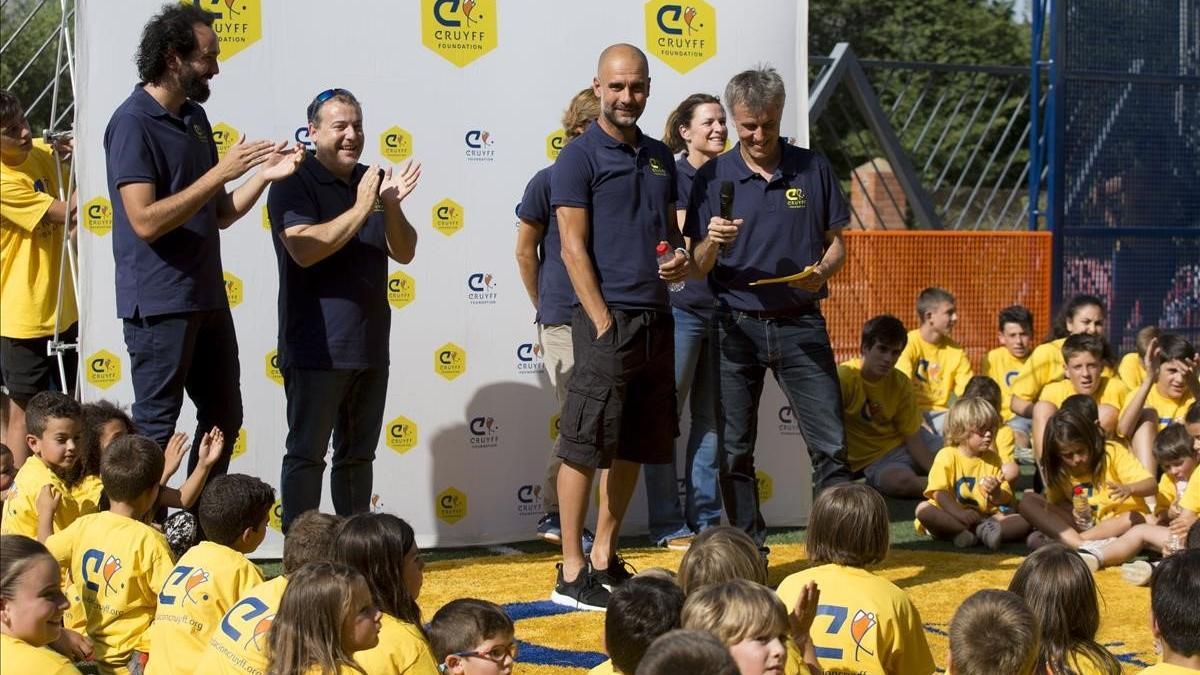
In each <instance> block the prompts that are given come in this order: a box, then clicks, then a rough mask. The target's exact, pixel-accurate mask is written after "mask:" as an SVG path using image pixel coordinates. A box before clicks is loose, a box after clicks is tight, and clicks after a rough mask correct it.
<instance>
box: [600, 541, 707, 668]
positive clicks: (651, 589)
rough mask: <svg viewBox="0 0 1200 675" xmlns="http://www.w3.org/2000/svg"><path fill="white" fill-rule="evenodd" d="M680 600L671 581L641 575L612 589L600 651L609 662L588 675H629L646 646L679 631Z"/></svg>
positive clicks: (636, 666)
mask: <svg viewBox="0 0 1200 675" xmlns="http://www.w3.org/2000/svg"><path fill="white" fill-rule="evenodd" d="M710 529H711V528H710ZM683 600H684V596H683V589H681V588H680V587H679V586H677V585H676V584H675V582H673V581H671V580H669V579H664V578H661V577H657V576H647V575H646V574H645V573H642V574H638V575H636V576H635V577H634V578H632V579H630V580H629V581H627V582H625V583H623V584H621V585H620V586H618V587H617V588H616V589H614V590H613V594H612V599H611V600H609V602H608V611H607V612H606V613H605V615H604V651H605V653H607V654H608V658H609V660H608V661H606V662H604V663H602V664H600V665H598V666H596V667H595V668H593V669H591V670H590V671H588V673H589V675H611V674H612V673H624V674H625V675H633V674H634V672H635V671H636V670H637V668H638V664H639V663H641V661H642V656H644V655H645V653H646V650H647V649H648V648H649V647H650V643H652V642H654V640H655V639H657V638H658V637H659V636H660V635H664V634H666V633H668V632H670V631H672V630H674V629H676V628H679V615H680V612H682V611H683Z"/></svg>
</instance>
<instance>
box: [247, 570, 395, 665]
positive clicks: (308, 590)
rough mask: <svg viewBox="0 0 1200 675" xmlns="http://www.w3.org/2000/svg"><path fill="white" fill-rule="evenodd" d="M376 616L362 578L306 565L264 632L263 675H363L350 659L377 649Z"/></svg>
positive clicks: (291, 585) (288, 587)
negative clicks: (264, 666)
mask: <svg viewBox="0 0 1200 675" xmlns="http://www.w3.org/2000/svg"><path fill="white" fill-rule="evenodd" d="M381 616H382V613H381V612H380V611H379V608H378V607H376V606H375V599H374V598H373V597H372V596H371V587H370V586H368V585H367V580H366V579H365V578H363V575H361V574H359V573H358V572H357V571H356V570H353V569H351V568H349V567H347V566H345V565H340V564H338V563H333V562H310V563H308V564H307V565H305V566H303V567H301V568H300V569H299V570H297V571H296V573H295V574H293V575H292V578H291V579H290V580H289V581H288V586H287V589H286V590H284V592H283V597H282V598H280V600H279V612H278V613H277V614H275V618H274V620H273V621H272V622H271V630H269V631H267V659H268V666H267V675H332V674H336V675H351V674H352V673H364V674H365V673H367V671H366V670H365V669H363V667H362V666H360V665H359V663H358V661H356V660H355V656H356V655H357V654H358V653H360V652H363V651H366V650H368V649H371V648H372V647H374V646H376V645H378V644H379V619H380V617H381Z"/></svg>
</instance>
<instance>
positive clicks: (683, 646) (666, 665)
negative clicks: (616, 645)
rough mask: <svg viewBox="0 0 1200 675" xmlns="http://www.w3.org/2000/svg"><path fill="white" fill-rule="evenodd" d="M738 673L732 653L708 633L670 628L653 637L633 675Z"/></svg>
mask: <svg viewBox="0 0 1200 675" xmlns="http://www.w3.org/2000/svg"><path fill="white" fill-rule="evenodd" d="M679 673H688V675H738V668H737V664H736V663H734V661H733V656H731V655H730V654H729V650H728V649H726V648H725V645H723V644H721V641H720V640H718V639H717V638H716V636H714V635H713V634H712V633H709V632H708V631H703V630H683V629H680V630H673V631H671V632H670V633H667V634H666V635H663V636H661V637H659V638H658V639H657V640H655V641H654V642H653V643H652V644H651V645H650V648H649V649H647V650H646V656H645V657H643V658H642V662H641V664H639V665H638V669H637V675H678V674H679Z"/></svg>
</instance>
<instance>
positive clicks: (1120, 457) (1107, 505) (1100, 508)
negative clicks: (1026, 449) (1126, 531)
mask: <svg viewBox="0 0 1200 675" xmlns="http://www.w3.org/2000/svg"><path fill="white" fill-rule="evenodd" d="M1147 478H1150V479H1152V480H1153V476H1151V475H1150V474H1149V473H1148V472H1147V471H1146V469H1145V468H1144V467H1143V466H1142V463H1141V462H1139V461H1138V460H1137V458H1136V457H1134V456H1133V453H1132V452H1130V451H1129V449H1128V448H1126V447H1125V446H1124V445H1122V444H1121V443H1118V442H1116V441H1107V442H1106V443H1105V444H1104V475H1103V476H1101V477H1099V478H1098V479H1097V477H1094V476H1091V475H1087V476H1080V477H1073V478H1072V479H1071V480H1070V481H1069V482H1068V483H1067V484H1066V485H1065V486H1063V485H1062V484H1060V483H1058V482H1055V483H1054V484H1053V485H1047V486H1046V500H1047V501H1049V502H1050V503H1051V504H1066V505H1067V506H1070V505H1071V498H1072V496H1073V495H1074V494H1075V487H1076V486H1079V487H1082V488H1083V491H1084V492H1085V493H1086V494H1087V496H1088V504H1090V505H1091V506H1092V513H1093V514H1094V515H1095V517H1096V522H1100V521H1102V520H1107V519H1109V518H1112V517H1113V516H1119V515H1121V514H1122V513H1127V512H1130V511H1134V512H1139V513H1150V509H1149V508H1147V507H1146V500H1144V499H1142V498H1141V497H1130V498H1128V499H1125V500H1122V501H1114V500H1113V498H1112V497H1110V496H1109V494H1108V492H1109V490H1108V483H1110V482H1111V483H1119V484H1121V485H1130V484H1133V483H1136V482H1138V481H1142V480H1145V479H1147Z"/></svg>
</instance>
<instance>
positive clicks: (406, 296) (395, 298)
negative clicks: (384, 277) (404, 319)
mask: <svg viewBox="0 0 1200 675" xmlns="http://www.w3.org/2000/svg"><path fill="white" fill-rule="evenodd" d="M387 289H388V290H387V296H388V303H389V304H391V306H392V307H394V308H396V309H403V308H405V307H407V306H408V304H409V303H410V302H412V301H413V300H415V299H416V297H417V280H416V279H413V278H412V277H410V276H408V275H407V274H405V273H404V272H401V271H400V270H396V271H395V272H392V274H391V276H389V277H388V285H387Z"/></svg>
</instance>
